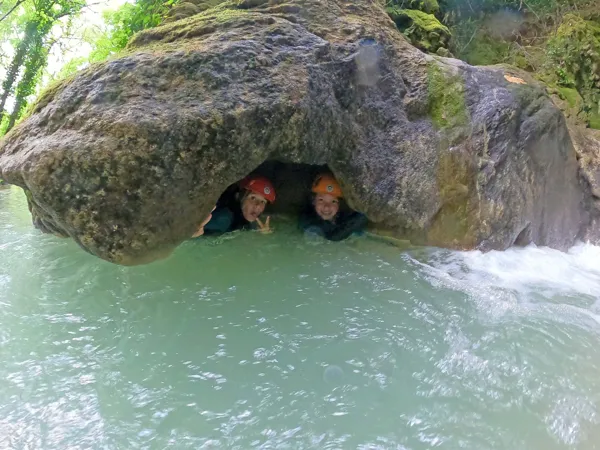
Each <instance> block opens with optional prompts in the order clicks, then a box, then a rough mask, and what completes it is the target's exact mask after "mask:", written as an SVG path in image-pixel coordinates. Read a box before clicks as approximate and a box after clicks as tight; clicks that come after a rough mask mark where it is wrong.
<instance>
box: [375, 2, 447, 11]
mask: <svg viewBox="0 0 600 450" xmlns="http://www.w3.org/2000/svg"><path fill="white" fill-rule="evenodd" d="M385 6H386V8H390V9H416V10H419V11H423V12H424V13H427V14H438V13H439V12H440V5H439V3H438V2H437V0H387V1H386V3H385Z"/></svg>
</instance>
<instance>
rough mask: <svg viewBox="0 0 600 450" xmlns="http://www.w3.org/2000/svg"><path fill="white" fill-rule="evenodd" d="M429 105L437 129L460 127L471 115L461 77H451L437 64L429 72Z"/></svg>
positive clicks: (432, 64)
mask: <svg viewBox="0 0 600 450" xmlns="http://www.w3.org/2000/svg"><path fill="white" fill-rule="evenodd" d="M427 81H428V104H429V114H430V116H431V120H432V121H433V123H434V125H435V126H436V127H437V128H448V127H460V126H464V125H466V124H467V122H468V120H469V115H468V111H467V106H466V103H465V85H464V82H463V80H462V79H461V78H460V76H459V75H449V74H446V73H444V71H443V70H442V69H441V68H440V67H439V66H438V65H437V63H435V62H431V63H429V69H428V71H427Z"/></svg>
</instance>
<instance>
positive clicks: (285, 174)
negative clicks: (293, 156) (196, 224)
mask: <svg viewBox="0 0 600 450" xmlns="http://www.w3.org/2000/svg"><path fill="white" fill-rule="evenodd" d="M323 173H333V171H332V170H331V169H330V168H329V167H328V166H327V165H326V164H322V165H318V164H302V163H290V162H284V161H280V160H274V159H269V160H266V161H265V162H263V163H262V164H260V165H259V166H258V167H257V168H255V169H254V170H252V171H251V172H250V173H248V174H247V176H248V177H253V176H261V177H265V178H267V179H268V180H269V181H271V183H272V184H273V187H274V189H275V193H276V200H275V202H274V203H268V204H267V206H266V208H265V211H264V213H263V216H265V217H266V216H269V215H279V216H282V215H283V216H287V217H290V218H296V217H297V216H298V215H299V214H300V213H301V211H302V210H303V209H304V208H306V207H307V205H309V204H310V202H311V198H312V193H311V187H312V184H313V181H314V180H315V178H316V177H317V175H319V174H323ZM239 181H240V180H238V181H236V182H235V183H233V184H231V185H229V186H228V187H227V188H226V189H225V191H223V193H222V194H221V196H220V197H219V201H218V203H217V204H220V203H221V202H223V201H224V200H225V199H229V198H231V196H232V195H234V194H235V193H236V192H237V191H239V189H240V185H239ZM349 210H350V208H349V206H348V205H347V203H346V202H345V201H344V200H343V199H342V201H341V202H340V211H349Z"/></svg>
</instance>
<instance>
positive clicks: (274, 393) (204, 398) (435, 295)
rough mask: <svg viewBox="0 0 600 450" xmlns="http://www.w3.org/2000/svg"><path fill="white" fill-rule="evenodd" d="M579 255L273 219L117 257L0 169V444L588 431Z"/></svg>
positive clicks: (593, 402) (84, 445) (286, 442)
mask: <svg viewBox="0 0 600 450" xmlns="http://www.w3.org/2000/svg"><path fill="white" fill-rule="evenodd" d="M598 261H600V249H599V248H597V247H593V246H589V245H579V246H577V247H575V248H573V249H571V251H570V252H569V253H560V252H557V251H553V250H549V249H539V248H533V247H532V248H527V249H518V250H510V251H507V252H503V253H499V252H491V253H487V254H481V253H479V252H468V253H458V252H449V251H442V250H435V249H423V248H421V249H408V250H405V251H402V250H400V249H398V248H396V247H393V246H391V245H388V244H386V243H382V242H379V241H376V240H374V239H369V238H364V237H363V238H359V239H352V240H349V241H347V242H343V243H329V242H325V241H321V240H315V239H309V238H306V237H304V236H302V235H300V234H299V233H297V232H296V231H295V229H294V227H293V225H292V224H286V223H281V222H280V223H279V226H278V229H277V231H276V233H274V234H272V235H268V236H263V235H260V234H256V233H250V232H247V233H237V234H233V235H232V236H229V237H226V238H219V239H201V240H196V241H190V242H187V243H184V244H183V245H182V246H181V247H180V248H178V249H177V251H176V252H175V254H174V255H173V256H172V257H171V258H170V259H168V260H166V261H161V262H157V263H153V264H150V265H147V266H142V267H133V268H125V267H119V266H114V265H111V264H109V263H106V262H103V261H101V260H99V259H96V258H94V257H92V256H90V255H87V254H86V253H84V252H82V251H81V250H80V249H78V248H77V246H76V245H75V244H74V243H73V242H71V241H68V240H62V239H59V238H56V237H52V236H47V235H42V234H41V233H39V232H38V231H36V230H35V229H33V228H32V226H31V224H30V218H29V214H28V212H27V208H26V203H25V199H24V196H23V194H22V193H21V191H20V190H18V189H17V188H11V189H8V190H0V380H2V381H0V448H11V449H12V448H14V449H38V448H39V449H89V448H98V449H136V448H149V449H163V448H176V449H180V448H181V449H185V448H190V449H191V448H194V449H198V448H231V449H252V448H257V449H305V448H318V449H428V448H432V447H436V446H437V447H439V448H444V449H455V448H456V449H459V448H465V449H544V450H546V449H567V448H577V449H593V448H598V447H599V446H600V417H599V416H598V409H599V407H600V376H599V374H600V345H599V338H600V323H599V321H600V303H598V299H599V298H600V267H599V265H598Z"/></svg>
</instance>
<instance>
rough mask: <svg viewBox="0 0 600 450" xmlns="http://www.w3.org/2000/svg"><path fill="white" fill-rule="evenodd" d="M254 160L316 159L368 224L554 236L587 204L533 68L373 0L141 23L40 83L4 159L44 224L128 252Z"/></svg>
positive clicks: (0, 158) (462, 241)
mask: <svg viewBox="0 0 600 450" xmlns="http://www.w3.org/2000/svg"><path fill="white" fill-rule="evenodd" d="M522 78H524V80H523V79H522ZM268 160H270V161H279V162H280V163H286V164H291V163H296V164H311V165H324V164H327V165H328V166H329V168H330V169H331V170H333V172H334V173H335V175H336V176H337V177H338V178H339V180H340V182H341V185H342V188H343V190H344V193H345V195H346V197H347V198H348V201H349V203H350V205H351V206H352V207H354V208H355V209H357V210H359V211H362V212H364V213H365V214H366V215H367V216H368V217H369V219H370V222H371V225H372V230H373V231H374V232H378V233H385V234H392V235H394V236H396V237H399V238H403V239H406V238H408V239H410V240H412V241H413V242H414V243H417V244H428V245H437V246H443V247H448V248H456V249H474V248H479V249H483V250H489V249H505V248H507V247H509V246H511V245H513V244H515V243H518V244H527V243H530V242H533V243H536V244H538V245H549V246H552V247H556V248H566V247H567V246H570V245H571V244H573V243H574V241H575V239H577V238H578V237H581V236H582V235H583V233H584V232H585V230H587V229H588V227H589V224H590V220H591V219H590V212H589V211H590V204H591V199H592V195H591V192H590V188H589V184H587V183H585V182H584V180H582V179H581V178H580V177H579V167H578V164H577V160H576V154H575V150H574V147H573V144H572V142H571V139H570V136H569V133H568V130H567V127H566V124H565V119H564V117H563V115H562V114H561V112H560V111H559V110H558V109H557V108H556V107H555V106H554V105H553V103H552V102H551V101H550V100H549V98H548V97H547V95H546V93H545V90H544V88H543V86H539V85H537V84H536V83H535V82H534V81H533V80H531V79H527V78H526V77H525V76H523V75H521V74H518V73H513V72H510V69H507V68H504V67H487V68H486V67H471V66H469V65H467V64H465V63H462V62H460V61H458V60H454V59H446V58H442V57H438V56H429V55H425V54H424V53H422V52H421V51H419V50H418V49H416V48H414V47H413V46H412V45H411V44H410V43H408V42H407V40H406V39H405V38H404V37H403V36H402V34H401V33H400V32H399V31H398V30H397V29H396V27H395V25H394V23H393V21H392V20H391V19H390V18H389V16H388V15H387V14H386V12H385V10H384V9H383V7H382V6H380V4H379V3H378V2H376V1H374V0H353V1H352V2H349V1H343V0H328V1H322V0H292V1H287V2H283V1H276V0H270V1H268V0H235V1H233V0H232V1H227V2H225V3H223V4H221V5H219V6H218V7H216V8H212V9H209V10H207V11H204V12H201V13H200V14H197V15H194V16H192V17H189V18H187V19H184V20H180V21H176V22H173V23H170V24H167V25H165V26H162V27H158V28H155V29H150V30H146V31H144V32H141V33H139V34H137V35H136V36H135V37H134V39H133V41H132V42H131V43H130V45H129V48H128V50H127V52H126V53H125V54H123V55H121V56H120V57H119V58H117V59H114V60H111V61H107V62H105V63H102V64H97V65H93V66H91V67H89V68H87V69H85V70H84V71H82V72H80V73H78V74H76V75H75V76H74V77H72V78H71V79H69V80H65V81H63V82H61V83H59V84H57V85H55V86H53V87H51V88H50V89H48V90H47V91H46V92H45V93H44V94H43V95H41V97H40V99H39V101H38V103H37V105H36V106H35V107H34V108H33V111H32V114H31V116H30V117H28V118H27V119H26V120H24V121H22V122H21V123H20V124H19V125H18V126H17V127H15V128H14V129H13V130H12V131H11V132H10V133H9V134H8V135H7V136H6V137H5V139H4V140H3V141H2V143H1V144H0V177H2V178H3V179H5V180H7V181H8V182H9V183H12V184H16V185H18V186H21V187H22V188H23V189H25V191H26V194H27V197H28V200H29V205H30V209H31V213H32V216H33V220H34V223H35V225H36V226H37V227H38V228H39V229H41V230H42V231H45V232H50V233H54V234H56V235H59V236H66V237H71V238H73V239H74V240H75V241H76V242H77V243H79V245H81V246H82V247H83V248H84V249H85V250H87V251H88V252H90V253H93V254H94V255H97V256H99V257H100V258H104V259H106V260H108V261H112V262H114V263H119V264H140V263H145V262H149V261H152V260H154V259H157V258H161V257H164V256H166V255H168V254H169V253H170V252H171V251H172V250H173V248H175V247H176V246H177V245H178V244H180V243H181V242H182V241H184V240H186V239H188V238H189V236H191V235H192V233H193V232H194V231H195V230H196V227H197V226H198V224H199V223H200V222H201V221H202V220H203V219H204V217H205V216H206V215H207V214H208V212H209V211H210V210H211V208H212V206H213V205H214V204H215V201H216V200H217V199H218V197H219V195H220V194H221V192H222V191H223V190H224V189H226V188H227V186H229V185H230V184H231V183H234V182H235V181H236V180H239V179H240V178H242V177H244V176H245V175H246V174H248V173H249V172H251V171H252V170H253V169H255V168H256V167H258V166H259V165H261V164H262V163H263V162H265V161H268Z"/></svg>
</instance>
